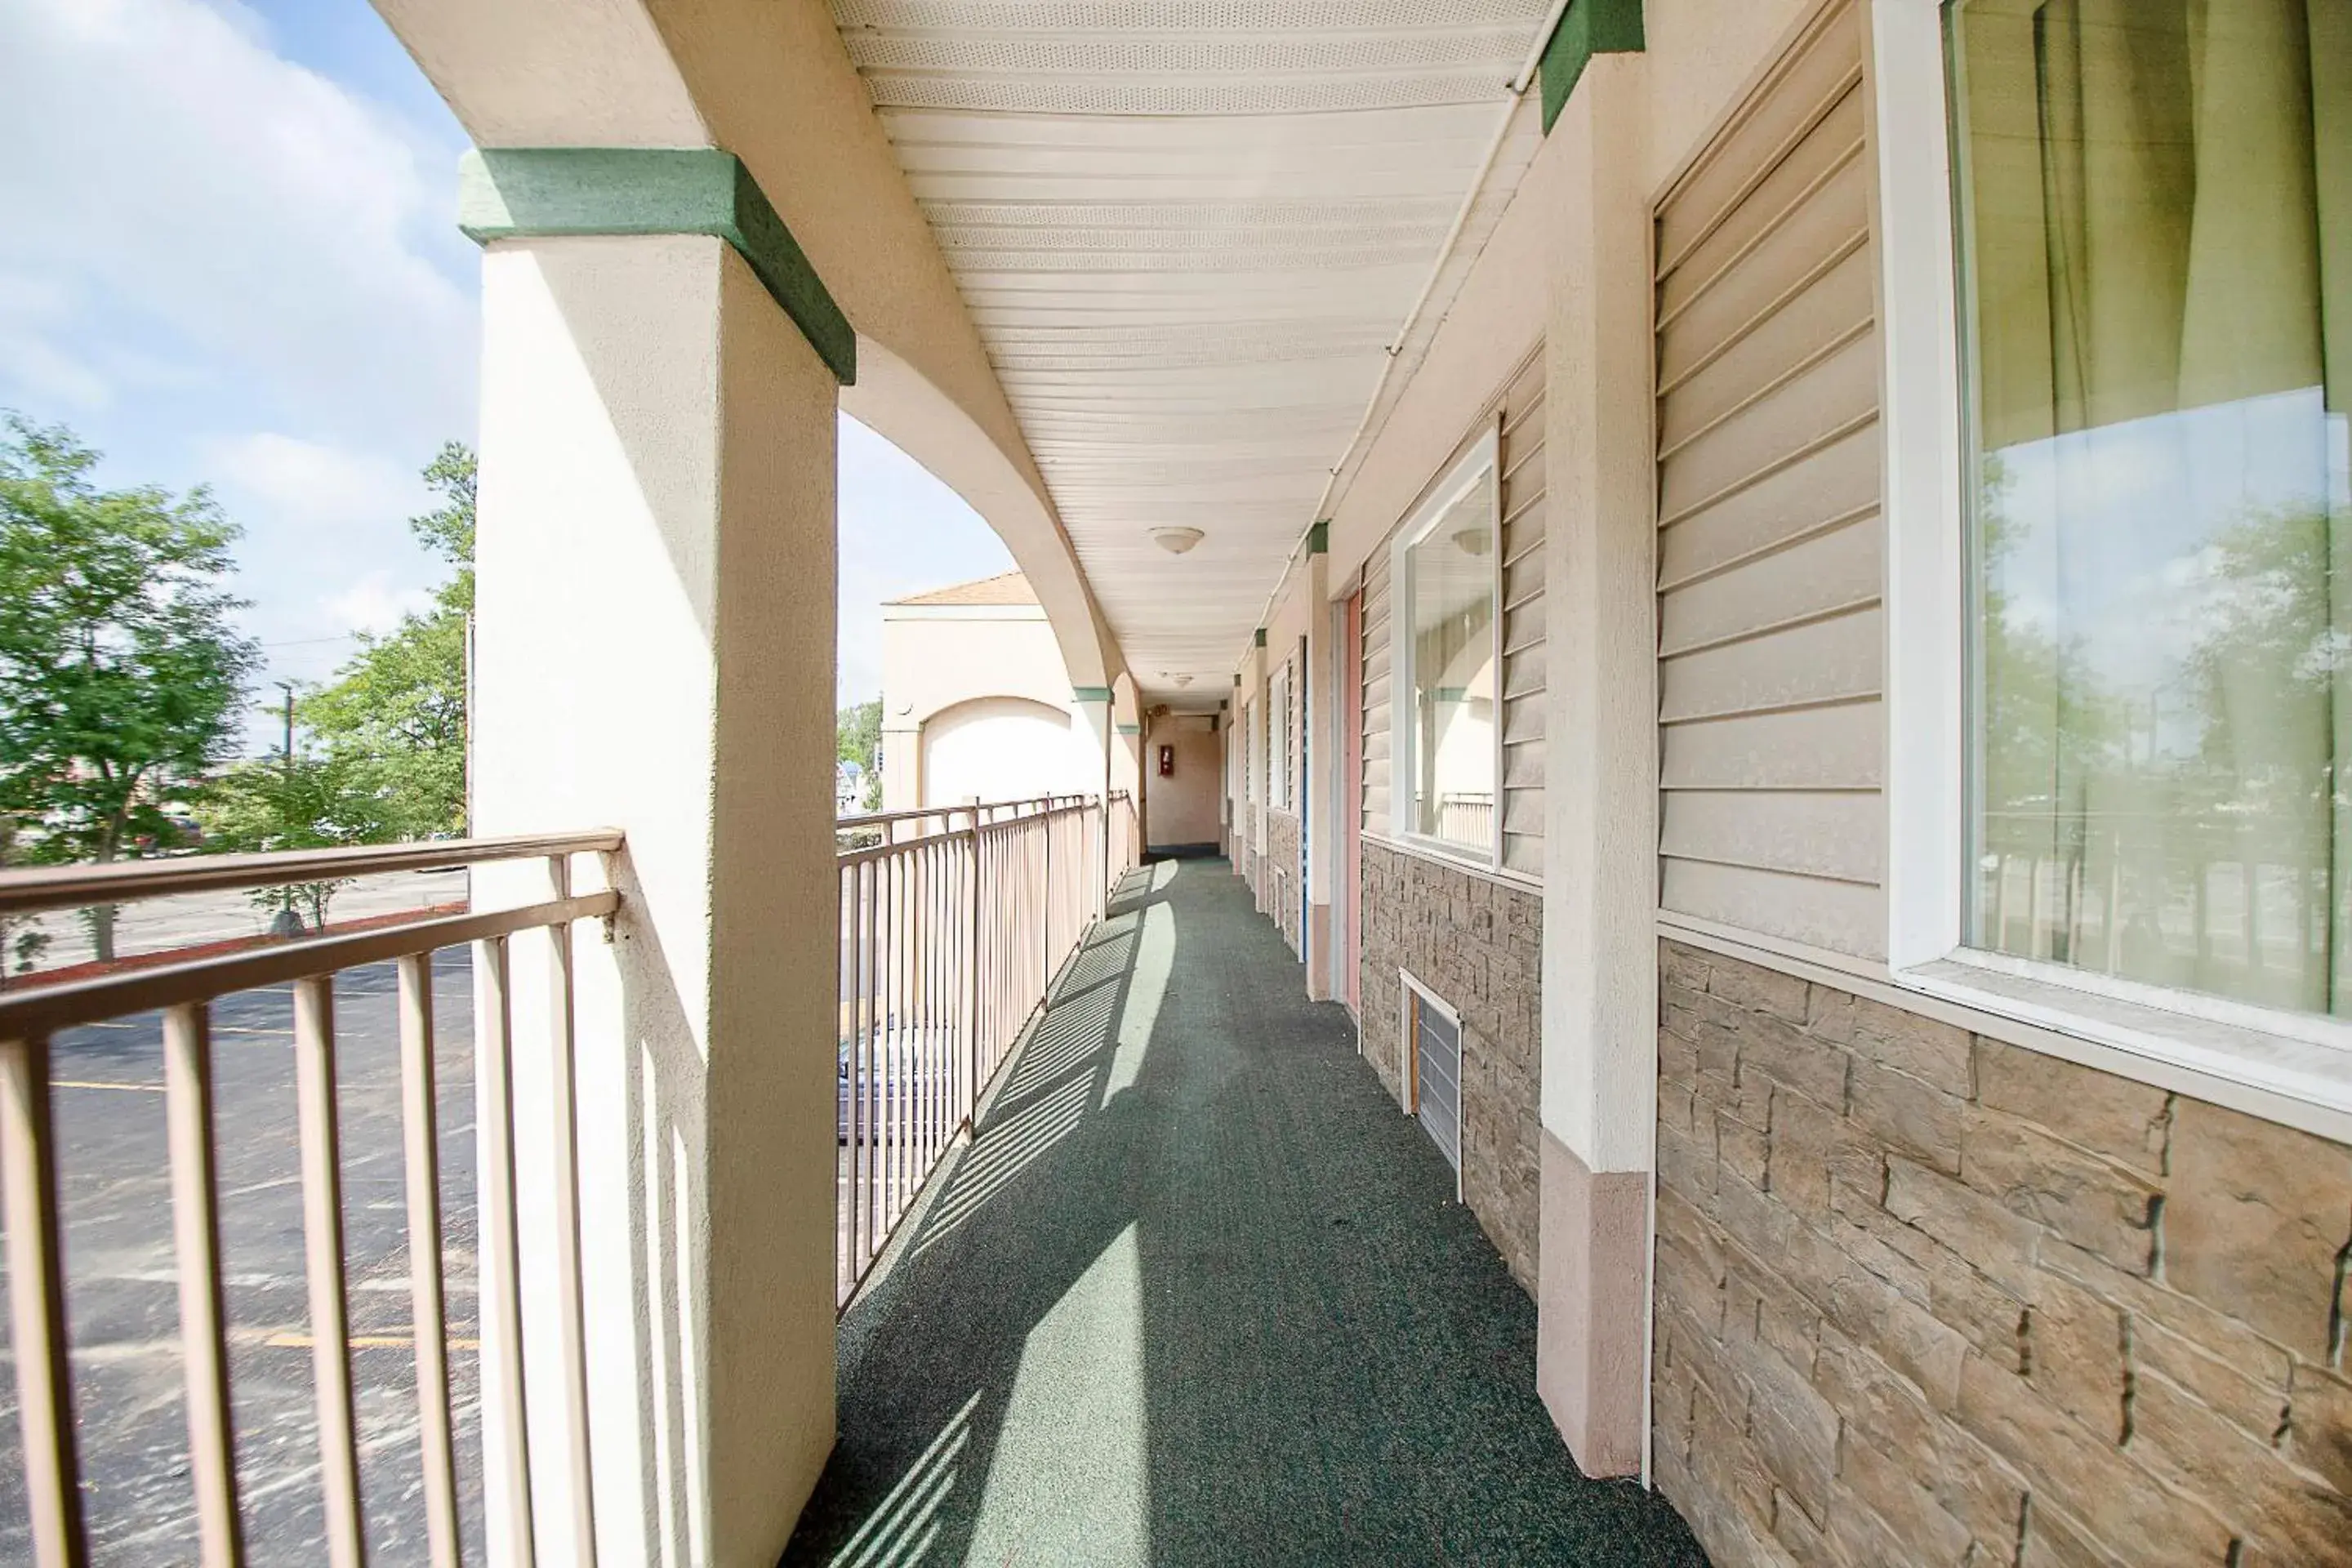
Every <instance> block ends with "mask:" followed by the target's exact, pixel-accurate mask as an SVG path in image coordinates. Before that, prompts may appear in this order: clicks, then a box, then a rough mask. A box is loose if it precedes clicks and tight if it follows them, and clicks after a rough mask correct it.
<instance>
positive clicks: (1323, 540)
mask: <svg viewBox="0 0 2352 1568" xmlns="http://www.w3.org/2000/svg"><path fill="white" fill-rule="evenodd" d="M1330 553H1331V520H1330V519H1329V518H1328V517H1327V518H1325V519H1324V520H1323V521H1320V522H1318V523H1317V524H1316V525H1315V526H1314V527H1312V528H1310V529H1308V530H1307V554H1309V555H1328V554H1330Z"/></svg>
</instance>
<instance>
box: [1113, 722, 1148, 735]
mask: <svg viewBox="0 0 2352 1568" xmlns="http://www.w3.org/2000/svg"><path fill="white" fill-rule="evenodd" d="M1118 732H1119V733H1120V734H1122V735H1140V734H1142V733H1143V726H1142V725H1140V724H1121V725H1120V726H1119V727H1118Z"/></svg>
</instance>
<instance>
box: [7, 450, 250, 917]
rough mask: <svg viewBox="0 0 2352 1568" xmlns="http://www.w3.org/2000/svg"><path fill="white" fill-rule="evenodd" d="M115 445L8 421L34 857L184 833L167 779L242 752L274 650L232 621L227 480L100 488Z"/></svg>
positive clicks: (15, 789)
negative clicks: (247, 718) (243, 733)
mask: <svg viewBox="0 0 2352 1568" xmlns="http://www.w3.org/2000/svg"><path fill="white" fill-rule="evenodd" d="M99 460H100V459H99V454H98V453H97V452H95V451H92V450H91V449H89V447H84V446H82V445H81V444H80V442H79V440H77V439H76V438H75V437H74V436H73V434H72V432H70V431H68V430H67V429H65V428H64V427H62V426H50V427H43V426H36V425H33V424H31V423H29V422H27V421H26V420H25V419H23V418H21V417H18V416H15V415H9V416H6V417H5V420H0V811H6V812H9V813H11V814H14V815H15V816H17V817H18V818H19V820H20V822H21V823H22V824H23V826H24V828H25V829H26V834H27V837H34V839H35V842H34V843H33V844H32V845H31V847H30V851H31V852H30V855H29V856H28V858H32V859H36V860H45V861H53V862H54V861H74V860H98V861H106V860H112V859H115V858H118V857H120V856H121V855H122V854H123V853H124V852H125V851H126V850H129V851H131V853H136V852H137V848H138V845H139V841H140V840H141V839H142V838H146V837H170V835H171V834H172V825H171V823H170V821H169V820H168V818H167V817H166V816H164V813H163V801H164V799H165V798H166V795H167V792H168V791H170V790H172V789H173V788H175V787H177V786H179V785H181V784H184V783H185V782H187V781H191V780H194V779H197V778H199V777H201V776H202V775H203V773H205V770H206V769H207V768H208V767H210V766H211V765H212V764H213V763H215V762H216V761H217V760H218V759H219V758H220V756H221V755H222V754H223V752H225V751H226V748H227V746H228V745H229V743H230V742H231V740H232V739H233V737H234V735H235V732H236V720H237V714H238V710H239V709H240V707H241V706H242V704H243V701H244V697H245V686H246V681H247V678H248V677H249V676H250V675H251V674H252V673H253V671H254V669H255V668H257V665H258V662H259V658H260V655H259V649H258V648H257V647H256V646H255V644H254V643H253V642H252V641H251V640H250V639H248V638H247V637H242V636H240V635H239V634H238V633H237V631H236V627H235V626H234V624H233V622H232V618H231V617H232V616H233V614H234V612H235V611H236V610H238V609H240V608H242V607H243V601H241V600H239V599H237V598H236V597H234V596H233V595H231V594H230V593H229V592H228V590H227V588H226V586H225V585H224V584H225V579H226V576H227V574H228V573H229V571H230V570H231V567H232V561H231V558H230V554H229V546H230V544H231V543H232V542H235V540H236V537H237V530H236V525H235V524H233V523H232V522H230V521H228V519H227V518H226V516H225V515H223V513H222V511H221V510H220V508H219V507H218V506H217V505H216V504H215V502H214V500H213V499H212V497H211V495H210V494H209V493H208V492H207V491H205V489H202V488H198V489H194V490H192V491H190V492H189V493H188V494H187V495H185V496H182V497H178V498H174V497H173V496H172V495H171V494H170V493H168V492H167V491H165V490H163V489H158V488H155V487H152V486H147V487H141V488H138V489H123V490H104V489H100V488H99V487H98V485H97V483H96V481H95V479H94V475H95V471H96V469H97V468H98V464H99ZM110 916H111V911H109V910H100V911H98V913H97V914H96V916H95V917H94V922H93V923H94V926H95V930H94V931H93V934H94V936H95V937H96V938H97V946H98V950H99V955H100V957H101V958H105V957H110V956H111V955H112V948H113V933H112V921H111V918H110Z"/></svg>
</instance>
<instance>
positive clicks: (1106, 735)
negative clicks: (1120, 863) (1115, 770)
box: [1070, 686, 1117, 915]
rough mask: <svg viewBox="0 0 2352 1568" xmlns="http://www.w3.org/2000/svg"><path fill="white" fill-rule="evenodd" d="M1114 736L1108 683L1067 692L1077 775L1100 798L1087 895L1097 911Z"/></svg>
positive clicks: (1106, 866) (1104, 890) (1106, 864)
mask: <svg viewBox="0 0 2352 1568" xmlns="http://www.w3.org/2000/svg"><path fill="white" fill-rule="evenodd" d="M1116 739H1117V737H1116V736H1114V735H1113V734H1112V733H1111V689H1110V688H1109V687H1108V686H1080V687H1075V688H1073V689H1071V692H1070V744H1071V745H1072V746H1073V747H1075V748H1076V767H1077V770H1078V771H1077V773H1076V777H1078V778H1081V779H1083V780H1085V781H1086V783H1085V786H1084V788H1085V793H1087V794H1088V795H1099V796H1101V797H1102V801H1103V810H1104V816H1103V823H1104V826H1105V831H1102V832H1099V833H1097V835H1096V836H1095V846H1094V857H1095V868H1096V872H1097V875H1096V877H1095V879H1094V882H1095V886H1094V889H1093V890H1092V892H1091V894H1090V895H1089V896H1090V898H1091V900H1092V905H1091V907H1092V909H1093V910H1094V912H1095V913H1096V914H1097V915H1100V914H1101V913H1102V912H1103V910H1104V908H1105V907H1106V900H1107V899H1108V889H1109V886H1110V834H1109V832H1108V824H1109V821H1110V816H1109V809H1110V791H1111V782H1110V756H1111V752H1112V750H1113V746H1114V742H1115V741H1116Z"/></svg>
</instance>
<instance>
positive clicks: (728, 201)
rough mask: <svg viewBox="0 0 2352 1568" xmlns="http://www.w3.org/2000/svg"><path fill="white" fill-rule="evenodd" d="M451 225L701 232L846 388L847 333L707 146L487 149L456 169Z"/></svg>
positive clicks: (779, 232) (747, 184)
mask: <svg viewBox="0 0 2352 1568" xmlns="http://www.w3.org/2000/svg"><path fill="white" fill-rule="evenodd" d="M457 227H458V228H459V229H460V230H462V231H463V232H464V233H465V235H466V237H467V238H469V239H471V240H473V241H474V242H475V243H476V244H478V245H488V243H489V242H490V241H492V240H494V239H532V238H539V237H547V236H556V235H609V234H639V235H655V234H707V235H709V236H710V237H713V238H716V239H723V240H725V241H726V242H727V243H728V244H730V245H731V246H733V247H735V249H736V251H737V252H738V253H739V254H740V256H741V257H742V258H743V259H744V260H745V261H747V262H749V263H750V264H751V270H752V272H753V273H754V274H755V275H757V277H758V278H759V279H760V281H761V283H762V284H764V285H765V286H766V288H767V290H768V292H769V293H770V294H771V295H772V296H773V297H774V299H775V301H776V303H777V304H779V305H781V306H782V307H783V308H784V314H786V315H787V316H790V317H791V318H792V319H793V325H795V326H797V327H799V328H800V330H801V335H802V336H803V337H805V338H806V339H808V342H809V347H811V348H813V349H814V350H815V351H816V353H817V357H818V358H819V359H821V360H823V361H824V363H825V366H826V368H827V369H829V370H831V371H832V372H833V374H835V375H836V376H838V377H839V378H840V380H841V384H843V385H844V386H846V385H849V384H851V383H853V382H855V381H856V379H857V334H856V331H853V330H852V329H851V327H850V325H849V319H848V318H847V317H846V316H844V315H843V314H842V313H841V307H840V306H838V305H836V304H835V303H834V301H833V295H832V294H831V293H829V292H828V291H827V290H826V289H825V286H824V279H821V278H819V277H818V276H817V275H816V269H815V268H813V267H811V266H810V265H809V259H808V258H807V257H806V256H805V255H803V253H802V251H801V247H800V245H799V243H798V242H797V241H795V240H794V239H793V236H792V231H791V230H789V229H787V228H786V227H785V226H784V220H783V219H782V218H781V217H778V216H776V209H775V208H774V207H772V206H771V205H768V198H767V196H766V195H765V194H764V193H762V192H761V189H760V185H759V182H758V181H756V180H754V179H752V178H751V171H750V170H749V169H746V168H745V167H744V166H743V163H742V160H741V159H740V158H738V157H736V156H735V154H734V153H729V152H724V151H722V150H720V149H719V148H716V147H493V148H483V149H478V150H476V151H473V152H469V153H467V154H466V155H465V157H464V158H463V159H461V160H460V161H459V163H458V165H457Z"/></svg>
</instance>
